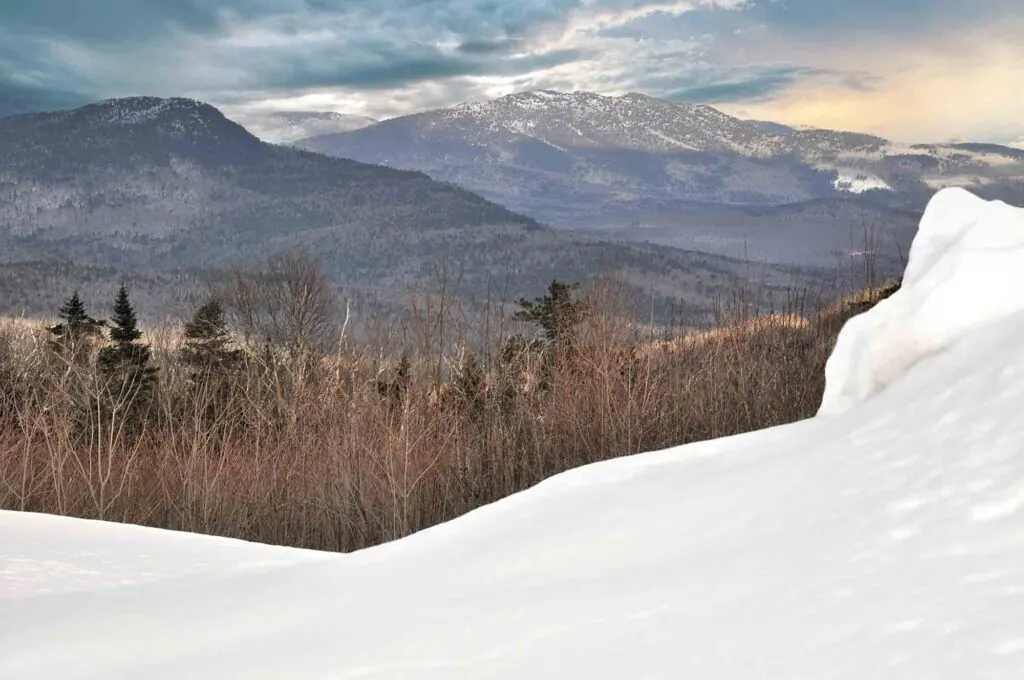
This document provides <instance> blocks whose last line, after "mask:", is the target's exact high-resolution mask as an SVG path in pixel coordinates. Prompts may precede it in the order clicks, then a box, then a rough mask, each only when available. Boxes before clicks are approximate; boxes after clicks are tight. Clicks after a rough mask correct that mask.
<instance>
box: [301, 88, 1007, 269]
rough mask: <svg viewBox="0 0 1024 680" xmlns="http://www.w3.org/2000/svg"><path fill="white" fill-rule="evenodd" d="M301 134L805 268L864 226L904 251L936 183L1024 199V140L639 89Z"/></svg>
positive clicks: (628, 233)
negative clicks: (914, 134) (760, 109)
mask: <svg viewBox="0 0 1024 680" xmlns="http://www.w3.org/2000/svg"><path fill="white" fill-rule="evenodd" d="M296 146H298V147H300V148H303V149H308V150H311V151H317V152H320V153H324V154H329V155H332V156H338V157H345V158H352V159H356V160H360V161H363V162H367V163H376V164H382V165H387V166H390V167H395V168H404V169H416V170H421V171H423V172H426V173H428V174H429V175H430V176H432V177H434V178H436V179H439V180H443V181H447V182H452V183H454V184H457V185H459V186H462V187H465V188H467V189H470V190H472V191H474V192H476V193H479V194H480V195H482V196H485V197H487V198H489V199H491V200H494V201H496V202H499V203H501V204H502V205H505V206H507V207H509V208H510V209H512V210H515V211H517V212H521V213H523V214H526V215H529V216H531V217H533V218H536V219H538V220H541V221H544V222H547V223H549V224H552V225H555V226H560V227H566V228H571V229H576V230H582V231H587V232H590V233H595V234H604V235H609V234H614V235H615V236H616V237H619V238H629V239H632V240H645V241H652V242H657V243H663V244H668V245H676V246H684V247H699V248H701V249H703V250H707V251H709V252H717V253H721V254H729V255H740V254H741V253H742V252H743V249H744V247H745V248H746V250H747V252H748V254H750V255H751V256H752V257H755V258H762V257H765V258H769V259H773V260H775V261H778V262H794V261H796V262H800V263H802V264H816V265H822V264H825V263H826V262H827V261H834V259H835V256H836V253H841V252H847V253H848V252H852V251H856V250H858V248H859V247H860V246H859V245H858V243H859V242H860V241H862V240H863V239H861V234H862V233H863V232H864V231H865V230H866V229H867V227H872V228H874V229H879V230H882V231H884V232H885V233H886V235H887V237H886V242H887V245H886V247H887V248H888V251H887V254H888V255H890V256H893V257H895V256H897V254H898V252H899V251H901V250H902V251H903V252H905V249H906V247H907V246H908V245H909V239H910V237H911V236H912V234H913V230H914V226H915V222H916V215H917V213H918V212H919V211H920V209H921V208H922V207H923V205H924V203H925V202H926V201H927V199H928V197H930V196H931V194H932V193H933V192H934V190H935V189H936V188H939V187H941V186H946V185H951V184H955V185H960V186H967V187H969V188H971V189H972V190H974V191H976V192H977V193H979V194H980V195H982V196H985V197H987V198H1004V199H1009V200H1013V201H1016V202H1021V201H1022V200H1024V151H1021V150H1019V149H1014V148H1011V147H1003V146H998V145H993V144H926V145H921V144H917V145H904V144H898V143H894V142H890V141H888V140H885V139H882V138H880V137H876V136H872V135H867V134H859V133H851V132H839V131H832V130H816V129H794V128H790V127H787V126H784V125H779V124H776V123H770V122H763V121H748V120H741V119H738V118H734V117H732V116H728V115H726V114H724V113H722V112H721V111H718V110H716V109H714V108H712V107H710V106H705V105H695V104H678V103H673V102H668V101H664V100H660V99H656V98H653V97H649V96H645V95H641V94H635V93H634V94H627V95H623V96H620V97H609V96H602V95H598V94H594V93H589V92H573V93H564V92H551V91H534V92H525V93H519V94H514V95H509V96H506V97H502V98H500V99H496V100H494V101H490V102H484V103H466V104H462V105H459V106H455V107H452V108H447V109H439V110H435V111H428V112H424V113H418V114H414V115H410V116H403V117H400V118H393V119H389V120H385V121H382V122H380V123H377V124H375V125H371V126H368V127H365V128H362V129H359V130H355V131H350V132H344V133H337V134H329V135H321V136H316V137H312V138H310V139H306V140H301V141H299V142H297V143H296ZM822 202H827V203H832V204H833V207H830V208H824V207H823V205H822ZM768 208H771V210H767V209H768ZM829 214H831V215H832V216H831V217H827V215H829ZM869 223H870V224H869ZM851 234H853V235H855V236H856V241H855V242H852V243H851ZM789 245H792V246H793V252H790V251H789V250H788V246H789ZM796 251H799V253H797V252H796Z"/></svg>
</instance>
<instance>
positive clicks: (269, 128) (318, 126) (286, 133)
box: [239, 111, 378, 144]
mask: <svg viewBox="0 0 1024 680" xmlns="http://www.w3.org/2000/svg"><path fill="white" fill-rule="evenodd" d="M239 122H241V123H242V124H243V125H244V126H245V128H246V129H247V130H249V131H250V132H252V133H253V134H254V135H256V136H257V137H259V138H260V139H262V140H263V141H265V142H270V143H272V144H290V143H292V142H296V141H298V140H300V139H306V138H308V137H314V136H318V135H326V134H333V133H338V132H350V131H352V130H358V129H360V128H364V127H367V126H370V125H373V124H374V123H376V122H378V121H376V120H374V119H373V118H367V117H365V116H353V115H349V114H344V113H334V112H331V111H279V112H273V113H264V114H250V115H247V116H245V117H244V118H241V119H240V120H239Z"/></svg>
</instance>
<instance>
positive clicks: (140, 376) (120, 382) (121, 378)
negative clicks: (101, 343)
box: [99, 283, 156, 406]
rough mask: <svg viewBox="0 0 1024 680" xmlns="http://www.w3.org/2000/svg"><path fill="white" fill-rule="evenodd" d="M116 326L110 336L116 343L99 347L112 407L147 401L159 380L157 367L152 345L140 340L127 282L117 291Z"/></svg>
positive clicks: (115, 306)
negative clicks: (157, 378) (153, 357)
mask: <svg viewBox="0 0 1024 680" xmlns="http://www.w3.org/2000/svg"><path fill="white" fill-rule="evenodd" d="M111 320H112V321H113V324H114V325H113V327H112V328H111V330H110V339H111V340H112V341H113V342H114V344H113V345H111V346H108V347H104V348H103V349H101V350H100V356H99V368H100V372H101V373H102V374H103V376H104V377H105V378H107V381H108V382H107V392H108V396H109V397H110V398H111V399H112V400H113V402H112V404H109V405H111V406H132V405H139V404H142V403H144V402H145V401H146V400H148V398H149V397H150V396H152V393H153V387H154V385H155V383H156V368H155V367H154V366H150V363H149V362H150V358H151V352H150V348H149V345H144V344H141V343H139V342H138V340H139V339H140V338H141V337H142V331H140V330H139V326H138V319H137V318H136V316H135V310H134V308H132V305H131V301H130V300H129V299H128V290H127V289H126V288H125V286H124V284H123V283H122V284H121V287H120V288H119V289H118V291H117V297H116V298H115V300H114V315H113V316H112V317H111Z"/></svg>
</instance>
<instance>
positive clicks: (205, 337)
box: [182, 299, 242, 377]
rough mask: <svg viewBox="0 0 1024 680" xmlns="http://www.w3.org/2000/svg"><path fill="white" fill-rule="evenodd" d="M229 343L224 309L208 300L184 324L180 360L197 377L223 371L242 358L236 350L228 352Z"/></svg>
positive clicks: (232, 366) (213, 300)
mask: <svg viewBox="0 0 1024 680" xmlns="http://www.w3.org/2000/svg"><path fill="white" fill-rule="evenodd" d="M230 342H231V337H230V336H229V335H228V331H227V324H226V323H225V321H224V307H223V306H222V305H221V303H220V302H219V301H218V300H216V299H211V300H209V301H208V302H206V303H205V304H203V305H202V306H201V307H200V308H199V309H197V310H196V312H195V314H193V316H192V319H191V320H190V321H188V322H186V323H185V346H184V348H183V349H182V358H183V359H184V361H185V363H187V364H188V365H189V366H191V367H192V368H193V369H195V370H196V372H197V373H198V374H209V373H212V372H217V371H226V370H228V369H231V368H234V367H235V366H237V365H238V363H239V361H241V359H242V353H241V351H240V350H237V349H228V345H229V343H230ZM197 377H198V376H197Z"/></svg>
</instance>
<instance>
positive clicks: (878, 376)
mask: <svg viewBox="0 0 1024 680" xmlns="http://www.w3.org/2000/svg"><path fill="white" fill-rule="evenodd" d="M1022 291H1024V210H1022V209H1020V208H1014V207H1011V206H1008V205H1006V204H1005V203H1003V202H1002V201H984V200H982V199H980V198H978V197H976V196H974V195H973V194H971V193H969V192H967V191H965V190H963V189H944V190H942V191H940V192H938V193H937V194H936V195H935V196H934V197H933V198H932V200H931V201H930V202H929V204H928V207H927V208H926V210H925V213H924V216H923V217H922V219H921V225H920V228H919V230H918V233H917V236H916V237H915V238H914V243H913V245H912V246H911V249H910V256H909V259H908V262H907V268H906V273H905V274H904V278H903V286H902V288H901V289H900V290H899V291H898V292H897V293H896V294H895V295H893V296H892V297H890V298H888V299H886V300H883V301H882V302H881V303H879V304H878V305H877V306H876V307H874V308H873V309H871V310H870V311H869V312H867V313H866V314H861V315H860V316H857V317H855V318H853V319H851V320H850V321H849V322H848V323H847V324H846V325H845V326H844V328H843V330H842V332H841V333H840V335H839V339H838V341H837V343H836V348H835V350H834V351H833V353H832V355H831V357H829V361H828V365H827V366H826V369H825V378H826V387H825V396H824V399H823V400H822V404H821V409H820V410H819V414H820V415H834V414H836V413H841V412H843V411H845V410H847V409H848V408H850V407H852V406H854V405H856V404H858V403H860V402H862V401H864V400H865V399H868V398H869V397H871V396H873V395H875V394H876V393H878V392H879V391H880V390H882V389H884V388H885V387H886V386H887V385H889V384H890V383H891V382H893V381H894V380H895V379H897V378H898V377H899V376H901V375H903V374H904V373H906V371H907V369H909V368H910V367H911V366H913V365H914V364H915V363H917V362H918V361H920V360H921V359H923V358H925V357H927V356H929V355H932V354H935V353H936V352H939V351H941V350H943V349H946V348H947V347H949V346H950V345H951V344H952V343H954V342H956V341H957V340H958V339H960V338H961V337H963V336H964V335H965V334H966V333H968V332H969V331H971V330H973V329H976V328H978V327H980V326H982V325H984V324H986V323H989V322H992V321H996V320H998V319H1001V318H1004V317H1006V316H1007V315H1009V314H1012V313H1014V312H1017V311H1021V310H1024V294H1022Z"/></svg>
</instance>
